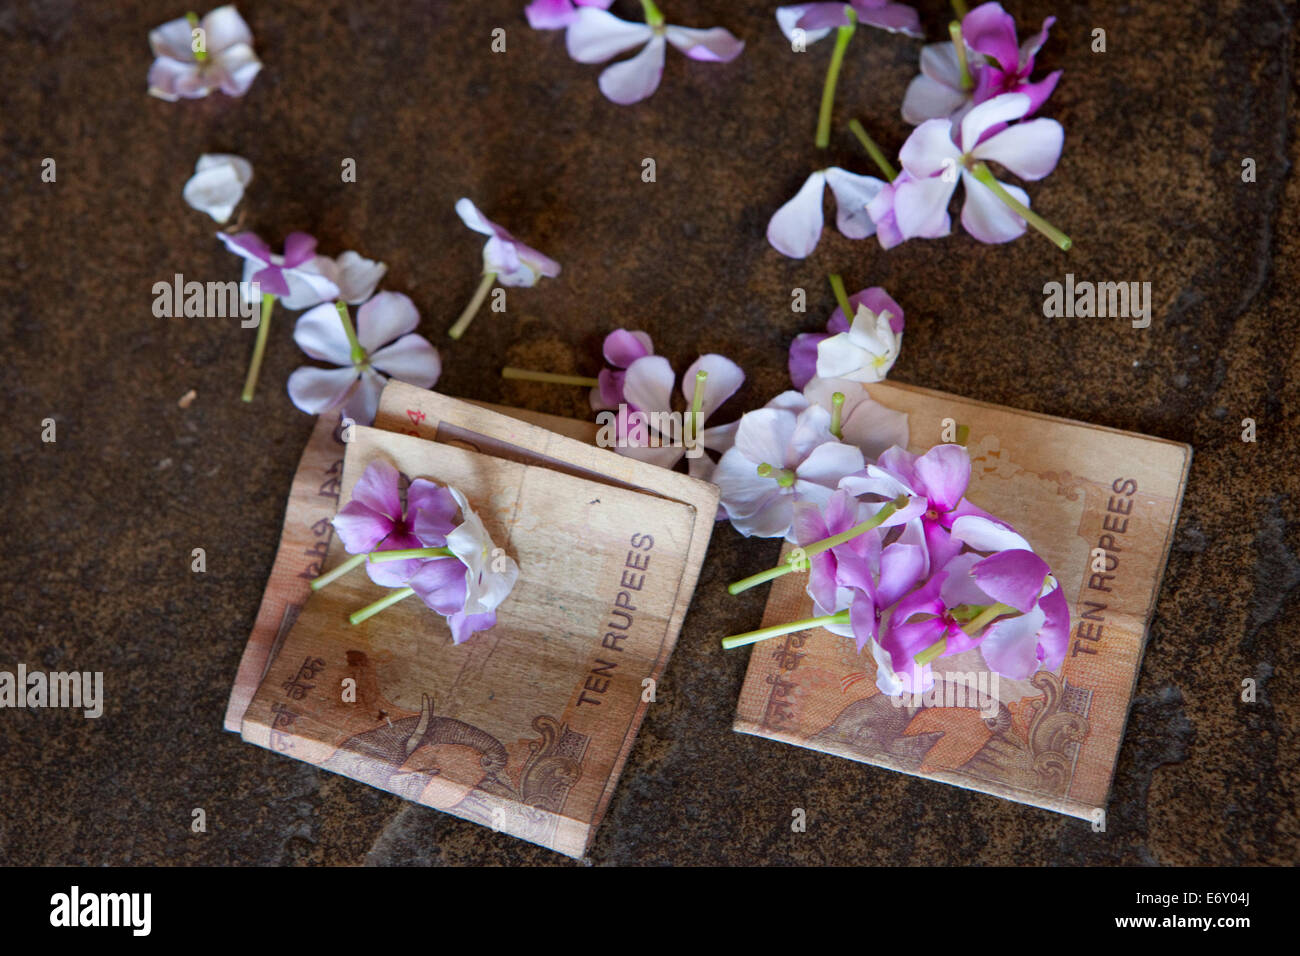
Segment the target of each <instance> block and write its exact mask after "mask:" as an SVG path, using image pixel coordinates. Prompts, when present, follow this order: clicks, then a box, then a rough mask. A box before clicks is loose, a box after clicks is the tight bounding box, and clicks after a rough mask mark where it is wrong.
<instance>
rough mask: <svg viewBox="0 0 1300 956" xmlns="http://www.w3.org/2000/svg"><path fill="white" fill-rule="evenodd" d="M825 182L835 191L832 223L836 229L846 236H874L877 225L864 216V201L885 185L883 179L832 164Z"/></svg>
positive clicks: (863, 237) (868, 199)
mask: <svg viewBox="0 0 1300 956" xmlns="http://www.w3.org/2000/svg"><path fill="white" fill-rule="evenodd" d="M826 184H827V185H828V186H830V187H831V192H832V193H834V194H835V225H836V227H837V228H838V229H839V231H840V232H841V233H842V234H843V235H845V236H847V237H848V238H849V239H865V238H867V236H871V235H875V232H876V224H875V222H873V221H872V219H871V217H870V216H869V215H867V204H868V203H869V202H871V200H873V199H875V198H876V194H877V193H879V192H880V190H881V189H883V188H884V186H885V181H884V180H883V179H877V178H876V177H875V176H860V175H858V174H857V173H850V172H848V171H847V170H843V169H840V168H839V167H838V166H832V167H830V168H829V169H827V170H826Z"/></svg>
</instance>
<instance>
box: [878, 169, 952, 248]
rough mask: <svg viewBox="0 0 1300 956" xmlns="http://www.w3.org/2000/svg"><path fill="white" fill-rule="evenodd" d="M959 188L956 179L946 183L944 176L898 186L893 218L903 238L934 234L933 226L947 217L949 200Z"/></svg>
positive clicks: (916, 180) (895, 194)
mask: <svg viewBox="0 0 1300 956" xmlns="http://www.w3.org/2000/svg"><path fill="white" fill-rule="evenodd" d="M956 189H957V177H956V176H953V178H952V182H945V181H944V178H943V176H931V177H929V178H928V179H914V180H912V181H910V182H906V183H904V184H903V185H901V186H899V187H898V189H897V191H896V192H895V193H894V217H895V219H896V220H897V222H898V229H899V232H901V233H902V234H903V238H905V239H911V238H913V237H915V236H924V235H927V234H929V233H931V232H933V231H934V230H933V228H932V227H933V224H934V223H935V222H938V221H942V219H943V217H944V216H946V215H947V214H948V200H950V199H951V198H952V194H953V192H954V191H955V190H956Z"/></svg>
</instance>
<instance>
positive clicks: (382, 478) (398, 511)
mask: <svg viewBox="0 0 1300 956" xmlns="http://www.w3.org/2000/svg"><path fill="white" fill-rule="evenodd" d="M400 484H401V474H400V473H399V472H398V470H397V469H396V468H394V467H393V466H392V465H390V464H389V463H388V462H386V461H384V460H383V459H382V458H377V459H375V460H374V461H372V462H371V463H370V464H368V465H367V466H366V470H365V471H363V472H362V473H361V477H360V478H358V479H357V483H356V484H355V485H353V486H352V498H351V499H350V500H351V501H355V502H358V503H359V504H362V505H365V506H366V507H367V508H369V509H370V510H371V511H373V512H375V513H376V514H380V515H383V516H384V517H386V518H388V519H389V521H390V522H392V523H393V524H396V523H397V522H398V521H401V520H402V495H401V490H400V487H399V486H400ZM389 530H392V529H391V528H390V529H389ZM412 547H417V546H416V545H413V546H412Z"/></svg>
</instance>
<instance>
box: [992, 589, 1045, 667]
mask: <svg viewBox="0 0 1300 956" xmlns="http://www.w3.org/2000/svg"><path fill="white" fill-rule="evenodd" d="M1045 620H1046V615H1045V614H1044V613H1043V611H1042V609H1041V608H1039V607H1037V606H1035V607H1034V608H1033V609H1031V610H1030V611H1029V613H1028V614H1019V615H1016V616H1015V617H1009V618H1002V619H1001V620H998V621H994V622H993V623H992V624H990V625H989V626H988V628H987V629H985V631H984V639H983V640H982V641H981V642H980V653H981V654H983V655H984V660H985V662H986V663H987V664H988V665H989V667H991V668H992V669H993V670H995V671H997V672H998V673H999V674H1001V675H1002V676H1003V677H1010V678H1011V679H1012V680H1028V679H1029V678H1030V677H1032V676H1033V675H1034V672H1035V671H1037V670H1038V632H1039V630H1040V629H1041V628H1042V626H1043V622H1044V621H1045Z"/></svg>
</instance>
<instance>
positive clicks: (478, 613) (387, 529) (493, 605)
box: [311, 459, 519, 644]
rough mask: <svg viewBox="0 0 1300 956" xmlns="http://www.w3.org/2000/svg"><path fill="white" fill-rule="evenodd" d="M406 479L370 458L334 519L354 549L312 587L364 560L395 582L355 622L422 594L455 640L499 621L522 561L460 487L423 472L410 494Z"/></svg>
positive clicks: (382, 578)
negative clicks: (497, 538) (500, 543)
mask: <svg viewBox="0 0 1300 956" xmlns="http://www.w3.org/2000/svg"><path fill="white" fill-rule="evenodd" d="M402 483H403V480H402V476H401V474H400V473H399V472H398V470H397V469H396V468H394V467H393V466H392V465H391V464H389V463H388V462H386V461H383V460H381V459H376V460H375V461H372V462H371V463H370V464H369V465H367V466H366V470H365V472H364V473H363V474H362V475H361V477H360V478H359V479H357V483H356V486H355V487H354V488H353V489H352V499H351V500H350V501H349V502H348V503H347V504H346V505H344V506H343V507H342V508H340V509H339V512H338V514H337V515H335V516H334V519H333V522H334V530H335V531H336V532H337V533H338V536H339V541H341V542H342V543H343V547H344V548H345V549H346V550H347V552H348V554H350V555H352V557H351V558H349V559H348V560H346V561H344V562H342V563H341V564H339V565H338V566H337V567H336V568H334V569H333V570H332V571H329V572H328V573H326V574H323V575H321V576H320V577H319V578H316V579H315V580H314V581H312V584H311V586H312V589H313V590H319V589H320V588H322V587H324V586H325V585H327V584H329V583H331V582H332V581H335V580H337V579H338V578H339V577H341V576H342V575H344V574H346V573H347V572H349V571H351V570H352V569H353V568H356V567H357V566H359V565H362V564H364V565H365V569H366V573H367V574H368V575H369V576H370V580H371V581H373V582H374V583H375V584H378V585H380V586H381V587H386V588H391V589H392V590H391V592H390V593H389V594H388V595H387V596H386V597H384V598H381V599H380V600H378V601H376V602H374V603H373V604H370V605H367V606H366V607H363V608H361V609H360V610H358V611H356V612H354V613H353V614H352V615H351V616H350V618H349V620H351V622H352V623H353V624H360V623H361V622H362V621H365V620H367V619H368V618H370V617H373V616H374V615H375V614H378V613H379V612H380V611H382V610H384V609H385V608H388V607H391V606H392V605H394V604H396V603H397V602H398V601H401V600H404V599H406V598H408V597H410V596H411V595H413V594H414V595H418V596H419V598H420V600H421V601H423V602H424V603H425V605H427V606H428V607H429V608H430V609H431V610H433V611H435V612H437V613H438V614H441V615H442V616H443V617H444V618H446V620H447V625H448V626H449V627H450V628H451V636H452V640H453V641H454V642H455V643H457V644H462V643H464V642H465V641H467V640H469V638H470V636H471V635H473V634H474V633H475V632H477V631H485V630H487V629H488V628H490V627H493V626H495V625H496V621H497V608H498V607H500V606H501V602H503V601H504V600H505V599H506V597H507V596H508V595H509V594H510V592H511V590H513V588H514V586H515V582H516V581H517V580H518V578H519V566H518V565H517V564H515V562H514V560H513V559H512V558H510V557H509V556H507V555H506V553H505V551H504V550H502V549H501V548H498V547H497V546H496V545H495V544H494V543H493V541H492V537H491V536H490V535H489V534H488V531H487V529H486V528H485V527H484V526H483V521H482V519H480V518H479V516H478V515H476V514H475V513H474V510H473V509H472V508H471V507H470V505H469V501H468V500H467V499H466V498H465V496H464V495H463V494H461V492H460V491H458V490H457V489H455V488H452V487H451V486H447V485H438V484H435V483H434V482H432V481H428V480H426V479H424V478H416V479H415V480H413V481H411V482H410V483H409V485H408V486H407V488H406V494H405V502H403V495H402Z"/></svg>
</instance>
